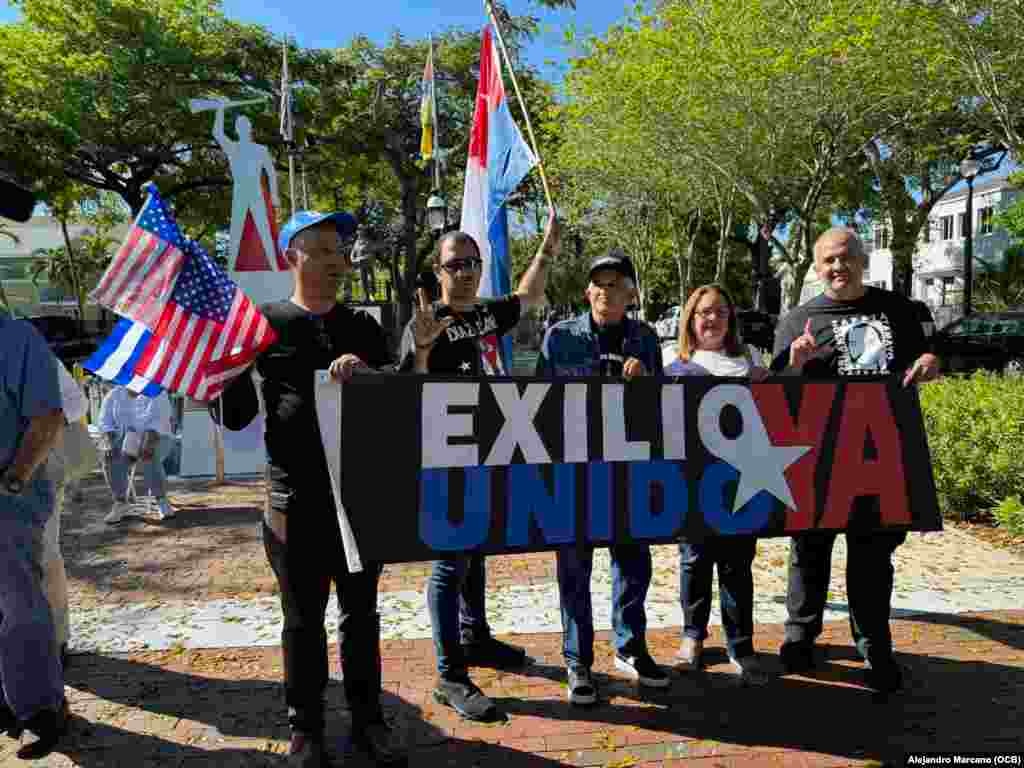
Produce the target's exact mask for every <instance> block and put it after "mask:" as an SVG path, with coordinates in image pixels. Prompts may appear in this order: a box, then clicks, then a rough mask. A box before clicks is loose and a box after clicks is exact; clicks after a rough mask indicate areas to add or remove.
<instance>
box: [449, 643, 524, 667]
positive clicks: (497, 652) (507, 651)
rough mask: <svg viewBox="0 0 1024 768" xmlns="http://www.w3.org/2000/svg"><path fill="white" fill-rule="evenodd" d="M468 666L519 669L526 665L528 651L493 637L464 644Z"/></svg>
mask: <svg viewBox="0 0 1024 768" xmlns="http://www.w3.org/2000/svg"><path fill="white" fill-rule="evenodd" d="M462 653H463V655H464V656H465V659H466V664H467V665H468V666H471V667H491V668H493V669H519V668H520V667H523V666H525V665H526V650H525V649H523V648H519V647H518V646H515V645H509V644H508V643H503V642H501V640H495V639H494V638H493V637H487V638H485V639H483V640H479V641H477V642H472V643H466V642H464V643H463V644H462Z"/></svg>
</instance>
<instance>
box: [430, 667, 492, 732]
mask: <svg viewBox="0 0 1024 768" xmlns="http://www.w3.org/2000/svg"><path fill="white" fill-rule="evenodd" d="M434 701H436V702H437V703H438V704H444V705H445V706H446V707H451V708H452V709H454V710H455V711H456V712H458V713H459V714H460V715H462V716H463V717H464V718H466V719H467V720H476V721H477V722H481V723H489V722H495V721H497V720H500V719H502V715H501V713H500V712H499V710H498V707H497V706H496V705H495V703H494V702H493V701H491V700H490V699H489V698H487V697H486V696H485V695H484V693H483V691H481V690H480V689H479V688H477V687H476V686H475V685H474V684H473V681H472V680H470V679H469V678H468V677H465V678H461V679H455V680H451V679H446V678H443V677H442V678H441V679H440V680H438V681H437V687H436V688H434Z"/></svg>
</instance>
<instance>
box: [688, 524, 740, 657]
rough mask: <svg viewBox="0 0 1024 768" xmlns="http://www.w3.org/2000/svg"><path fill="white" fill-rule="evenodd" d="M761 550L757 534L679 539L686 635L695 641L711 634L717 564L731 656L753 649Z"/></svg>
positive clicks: (723, 623) (719, 598)
mask: <svg viewBox="0 0 1024 768" xmlns="http://www.w3.org/2000/svg"><path fill="white" fill-rule="evenodd" d="M756 553H757V539H756V538H754V537H753V536H709V537H708V538H706V539H704V541H702V542H700V543H697V542H692V541H687V540H686V539H683V540H682V541H680V542H679V602H680V603H681V604H682V608H683V634H684V635H685V636H686V637H691V638H693V639H694V640H703V639H704V638H706V637H707V636H708V620H709V619H710V618H711V574H712V570H713V569H714V567H715V566H716V565H717V566H718V601H719V604H720V606H721V608H722V628H723V629H724V630H725V642H726V645H727V647H728V650H729V655H730V656H731V657H733V658H734V659H740V658H743V657H744V656H750V655H752V654H753V653H754V640H753V637H754V575H753V573H752V572H751V565H752V564H753V562H754V555H755V554H756Z"/></svg>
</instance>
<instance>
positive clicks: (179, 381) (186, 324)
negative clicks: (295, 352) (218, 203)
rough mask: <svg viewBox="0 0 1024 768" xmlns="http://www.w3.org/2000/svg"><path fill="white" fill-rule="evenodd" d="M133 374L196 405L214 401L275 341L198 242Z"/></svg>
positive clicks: (189, 247) (188, 245)
mask: <svg viewBox="0 0 1024 768" xmlns="http://www.w3.org/2000/svg"><path fill="white" fill-rule="evenodd" d="M184 251H185V255H186V257H187V260H186V262H185V266H184V268H183V269H182V270H181V274H180V275H179V276H178V281H177V284H176V285H175V286H174V291H173V293H172V295H171V297H170V301H168V302H167V303H166V306H165V307H164V309H163V313H162V314H161V316H160V319H159V321H158V322H157V323H156V327H155V328H154V329H153V338H152V339H150V342H149V344H148V345H147V346H146V349H145V351H143V353H142V356H141V357H140V358H139V361H138V363H137V364H136V367H135V372H136V373H137V374H139V375H140V376H142V377H144V378H146V379H149V380H150V381H152V382H154V383H156V384H159V385H161V386H163V387H165V388H167V389H169V390H171V391H174V392H180V393H182V394H185V395H188V396H189V397H191V398H193V399H195V400H212V399H213V398H215V397H217V395H219V394H220V392H221V390H223V389H224V386H225V385H226V384H227V383H228V382H229V381H230V380H231V379H232V378H234V377H235V376H237V375H238V374H240V373H241V372H242V371H244V370H245V369H246V368H247V367H248V366H249V364H250V363H251V362H252V361H253V360H254V359H255V358H256V357H257V355H259V354H260V352H262V351H263V350H264V349H266V348H267V347H269V346H270V345H271V344H272V343H273V342H274V340H275V339H276V338H277V334H276V333H274V329H273V328H271V327H270V324H269V323H268V322H267V319H266V318H265V317H263V315H261V314H260V312H259V311H258V310H257V309H256V306H255V305H254V304H253V303H252V302H251V301H250V300H249V298H248V297H247V296H246V295H245V294H244V293H243V292H242V290H241V289H240V288H239V287H238V286H237V285H236V284H235V283H234V282H233V281H232V280H231V279H230V278H229V277H228V276H227V275H226V274H225V273H224V271H223V270H222V269H221V268H220V267H219V266H217V264H215V263H214V261H213V259H211V258H210V256H209V254H207V253H206V251H205V250H203V247H202V246H201V245H200V244H199V243H197V242H195V241H194V240H188V241H186V242H185V244H184Z"/></svg>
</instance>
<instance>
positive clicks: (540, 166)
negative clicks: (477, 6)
mask: <svg viewBox="0 0 1024 768" xmlns="http://www.w3.org/2000/svg"><path fill="white" fill-rule="evenodd" d="M484 8H485V9H486V11H487V16H488V18H489V19H490V20H491V26H492V27H494V34H495V36H496V37H497V38H498V49H499V50H500V51H501V56H502V58H503V59H504V60H505V66H506V67H507V68H508V74H509V77H511V78H512V88H513V89H514V90H515V92H516V99H517V100H518V101H519V108H520V109H521V110H522V111H523V120H525V121H526V132H527V133H528V134H529V136H530V144H532V145H533V147H532V149H533V154H534V155H536V157H537V170H538V171H540V183H541V184H542V185H543V186H544V197H545V199H546V200H547V203H548V208H550V209H551V210H552V211H553V210H554V209H555V204H554V203H553V202H552V201H551V189H550V187H548V178H547V175H546V174H545V173H544V162H543V161H542V160H541V159H540V152H539V151H538V150H537V139H536V137H535V136H534V135H533V125H531V123H530V112H529V110H528V109H527V108H526V102H525V101H524V100H523V94H522V93H521V92H520V91H519V81H518V80H516V71H515V69H513V67H512V60H511V59H510V58H509V55H508V50H507V49H506V48H505V40H504V38H503V37H502V36H501V27H500V26H499V25H498V19H497V17H496V16H495V15H494V6H493V5H492V3H491V0H484Z"/></svg>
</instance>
